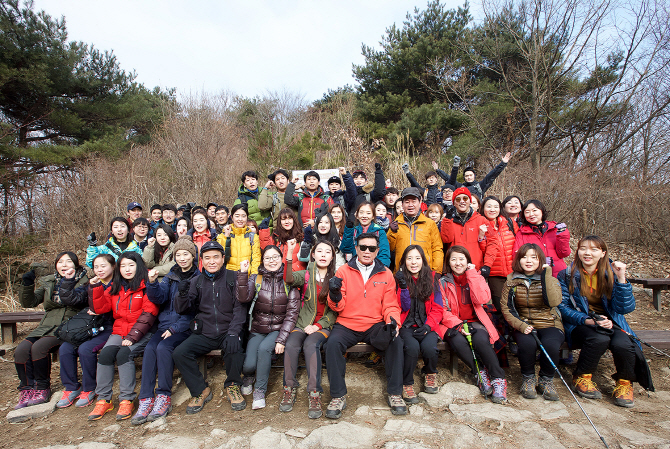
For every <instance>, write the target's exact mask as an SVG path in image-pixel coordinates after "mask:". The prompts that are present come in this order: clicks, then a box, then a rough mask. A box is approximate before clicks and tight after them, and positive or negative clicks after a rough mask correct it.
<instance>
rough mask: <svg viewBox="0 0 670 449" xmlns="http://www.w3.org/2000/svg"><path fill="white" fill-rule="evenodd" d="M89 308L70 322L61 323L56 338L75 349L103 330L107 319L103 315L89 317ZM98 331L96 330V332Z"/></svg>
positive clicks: (73, 317)
mask: <svg viewBox="0 0 670 449" xmlns="http://www.w3.org/2000/svg"><path fill="white" fill-rule="evenodd" d="M88 310H89V308H88V307H86V308H85V309H83V310H81V311H80V312H79V313H77V314H76V315H74V316H72V317H71V318H70V319H69V320H67V321H64V322H62V323H61V325H60V326H58V328H57V329H56V332H55V336H56V338H58V339H59V340H61V341H64V342H66V343H70V344H71V345H72V346H74V347H75V348H76V347H78V346H79V345H81V344H82V343H85V342H87V341H88V340H90V339H91V338H93V337H94V336H95V335H97V334H98V332H99V331H101V330H103V329H102V324H103V323H104V321H105V319H104V318H103V316H102V315H89V314H88ZM94 329H96V330H94Z"/></svg>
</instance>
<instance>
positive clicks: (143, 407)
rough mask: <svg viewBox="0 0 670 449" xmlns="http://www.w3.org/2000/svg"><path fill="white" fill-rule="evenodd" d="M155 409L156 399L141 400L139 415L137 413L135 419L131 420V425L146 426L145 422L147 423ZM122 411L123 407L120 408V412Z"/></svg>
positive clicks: (138, 409) (138, 408)
mask: <svg viewBox="0 0 670 449" xmlns="http://www.w3.org/2000/svg"><path fill="white" fill-rule="evenodd" d="M153 408H154V398H144V399H140V405H139V407H137V413H135V416H133V419H131V420H130V423H131V424H132V425H134V426H139V425H140V424H144V423H145V422H147V418H148V417H149V413H151V410H153ZM120 411H121V407H119V412H120Z"/></svg>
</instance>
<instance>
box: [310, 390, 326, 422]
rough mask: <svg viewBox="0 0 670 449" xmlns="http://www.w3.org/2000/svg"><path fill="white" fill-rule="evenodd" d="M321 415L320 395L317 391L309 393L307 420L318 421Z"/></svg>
mask: <svg viewBox="0 0 670 449" xmlns="http://www.w3.org/2000/svg"><path fill="white" fill-rule="evenodd" d="M321 415H323V411H322V410H321V393H319V392H318V391H310V392H309V410H308V411H307V417H308V418H309V419H318V418H321Z"/></svg>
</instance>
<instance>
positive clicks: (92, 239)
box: [86, 232, 98, 246]
mask: <svg viewBox="0 0 670 449" xmlns="http://www.w3.org/2000/svg"><path fill="white" fill-rule="evenodd" d="M86 240H88V244H89V246H96V245H97V244H98V239H96V238H95V232H91V233H90V234H89V235H88V237H86Z"/></svg>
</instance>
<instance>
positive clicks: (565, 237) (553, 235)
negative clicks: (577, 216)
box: [512, 221, 572, 277]
mask: <svg viewBox="0 0 670 449" xmlns="http://www.w3.org/2000/svg"><path fill="white" fill-rule="evenodd" d="M544 223H546V230H545V231H544V233H540V232H537V231H535V230H533V228H531V227H530V226H528V225H523V226H521V227H520V228H519V232H517V233H516V238H515V240H514V248H513V249H512V252H513V253H514V254H515V255H516V252H517V251H519V248H521V246H522V245H523V244H525V243H537V244H538V245H540V248H542V251H543V252H544V255H545V256H549V257H551V259H552V260H551V262H552V263H551V264H550V265H551V267H552V275H553V276H554V277H556V276H558V273H560V272H561V271H562V270H565V269H566V268H567V265H566V264H565V262H564V261H563V258H565V257H568V256H569V255H570V253H571V252H572V250H571V249H570V231H568V230H567V229H566V230H565V231H563V232H561V233H560V234H558V233H557V232H556V222H555V221H545V222H544Z"/></svg>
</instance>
